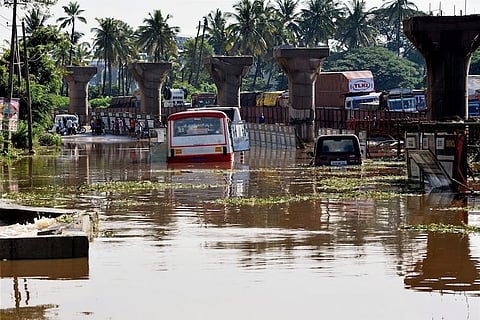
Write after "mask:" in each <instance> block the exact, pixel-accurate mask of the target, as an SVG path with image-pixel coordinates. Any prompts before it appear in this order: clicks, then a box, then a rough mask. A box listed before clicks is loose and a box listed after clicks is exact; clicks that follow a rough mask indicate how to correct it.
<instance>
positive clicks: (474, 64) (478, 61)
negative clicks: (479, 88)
mask: <svg viewBox="0 0 480 320" xmlns="http://www.w3.org/2000/svg"><path fill="white" fill-rule="evenodd" d="M469 73H470V74H480V50H478V49H477V51H475V52H474V53H473V56H472V61H471V62H470V72H469Z"/></svg>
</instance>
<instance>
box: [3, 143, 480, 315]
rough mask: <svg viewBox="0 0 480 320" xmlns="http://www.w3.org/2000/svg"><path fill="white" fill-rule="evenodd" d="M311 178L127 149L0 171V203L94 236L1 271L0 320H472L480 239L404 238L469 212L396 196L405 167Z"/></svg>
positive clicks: (300, 157) (296, 168)
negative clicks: (84, 249) (58, 212)
mask: <svg viewBox="0 0 480 320" xmlns="http://www.w3.org/2000/svg"><path fill="white" fill-rule="evenodd" d="M307 164H308V159H307V158H306V157H305V154H304V153H302V152H301V151H285V150H272V149H266V148H254V149H252V150H251V151H249V152H246V153H245V155H244V156H243V157H242V158H240V157H237V159H236V161H235V164H234V165H233V167H232V168H222V167H213V168H212V167H207V166H199V165H197V166H187V167H174V168H170V167H167V165H166V164H165V163H163V162H159V161H157V160H156V158H155V157H154V156H153V155H152V152H151V151H150V149H149V146H148V144H147V143H144V142H137V141H132V142H130V143H115V142H111V143H102V144H97V143H91V142H86V143H66V144H65V147H64V149H62V151H60V153H59V154H58V155H38V154H37V155H36V156H35V157H33V158H27V159H23V160H21V161H19V162H18V163H15V164H13V165H11V166H3V167H2V169H1V175H2V184H1V186H0V188H1V190H0V191H1V193H2V194H4V195H8V196H9V197H12V198H14V197H15V196H14V194H17V195H18V198H22V199H23V200H22V201H23V203H27V204H28V203H30V204H32V205H33V204H35V205H41V206H55V207H61V208H76V209H85V210H97V211H98V213H99V216H100V222H99V231H98V235H97V237H96V238H95V239H94V241H93V242H92V243H91V244H90V256H89V258H88V259H71V260H52V261H44V260H42V261H2V262H0V275H1V279H0V289H1V295H0V319H2V320H4V319H310V318H325V319H455V320H458V319H480V235H479V234H459V233H447V232H427V231H421V230H418V231H414V230H406V229H405V228H404V227H405V226H407V225H418V224H429V223H444V224H460V222H461V221H467V222H468V223H472V224H473V223H476V222H477V223H480V216H479V215H475V214H466V211H465V208H466V207H467V206H471V205H472V201H471V199H467V200H469V201H465V199H457V198H456V197H454V196H453V195H450V194H429V195H421V194H419V193H414V192H409V191H407V190H404V187H403V184H401V183H398V182H399V181H400V180H401V179H402V177H404V176H405V172H404V168H403V166H402V163H376V162H372V161H367V162H366V163H365V164H364V165H362V166H361V167H359V168H348V169H321V168H311V167H309V166H308V165H307ZM352 179H356V180H357V181H362V183H361V184H360V185H358V184H357V185H355V186H353V187H352V182H351V180H352Z"/></svg>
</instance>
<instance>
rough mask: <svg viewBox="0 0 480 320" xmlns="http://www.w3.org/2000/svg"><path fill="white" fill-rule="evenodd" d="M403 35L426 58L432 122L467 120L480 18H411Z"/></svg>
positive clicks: (428, 98)
mask: <svg viewBox="0 0 480 320" xmlns="http://www.w3.org/2000/svg"><path fill="white" fill-rule="evenodd" d="M403 32H404V33H405V35H406V36H407V37H408V39H410V41H411V42H412V43H413V44H414V45H415V46H416V47H417V49H418V50H419V51H420V52H421V53H422V55H423V57H424V58H425V63H426V65H427V108H428V110H429V113H430V118H431V120H449V119H453V118H458V117H459V118H461V119H468V110H467V108H468V102H467V95H468V94H467V75H468V69H469V68H470V60H471V57H472V54H473V52H475V50H476V49H477V48H478V46H479V45H480V37H479V36H480V15H470V16H440V17H435V16H417V17H412V18H409V19H407V20H405V21H404V22H403Z"/></svg>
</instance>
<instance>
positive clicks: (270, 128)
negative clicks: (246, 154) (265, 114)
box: [248, 123, 297, 149]
mask: <svg viewBox="0 0 480 320" xmlns="http://www.w3.org/2000/svg"><path fill="white" fill-rule="evenodd" d="M248 131H249V138H250V145H252V146H261V147H269V148H274V149H290V148H293V149H295V148H296V147H297V144H296V135H295V128H294V127H292V126H286V125H279V124H264V123H261V124H260V123H248Z"/></svg>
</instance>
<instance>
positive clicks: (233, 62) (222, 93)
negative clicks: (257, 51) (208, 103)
mask: <svg viewBox="0 0 480 320" xmlns="http://www.w3.org/2000/svg"><path fill="white" fill-rule="evenodd" d="M204 64H205V67H206V68H207V70H208V72H210V75H211V76H212V78H213V81H214V82H215V85H216V86H217V104H218V105H221V106H233V107H240V88H241V86H242V78H243V77H244V76H245V75H246V74H247V72H248V70H249V69H250V66H251V65H252V64H253V57H252V56H232V57H230V56H211V57H208V58H205V60H204Z"/></svg>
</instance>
